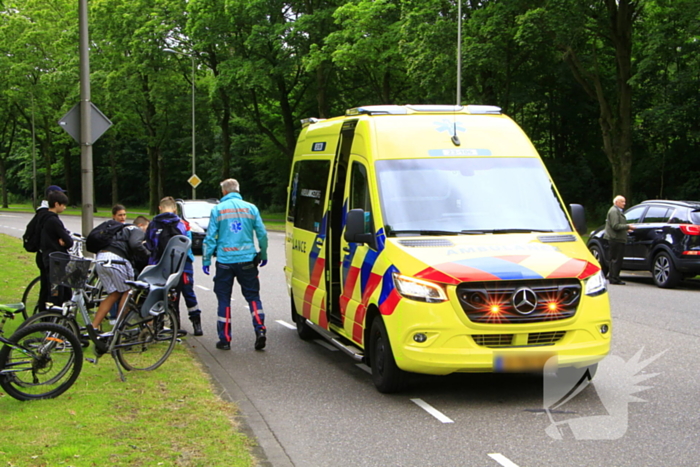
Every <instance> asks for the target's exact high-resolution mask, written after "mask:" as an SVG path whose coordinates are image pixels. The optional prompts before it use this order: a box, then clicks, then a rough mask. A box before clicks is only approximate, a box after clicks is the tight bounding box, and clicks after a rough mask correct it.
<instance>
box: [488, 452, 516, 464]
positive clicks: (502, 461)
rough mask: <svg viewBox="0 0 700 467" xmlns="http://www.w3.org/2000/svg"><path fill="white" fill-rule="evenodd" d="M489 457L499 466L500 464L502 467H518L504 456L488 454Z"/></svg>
mask: <svg viewBox="0 0 700 467" xmlns="http://www.w3.org/2000/svg"><path fill="white" fill-rule="evenodd" d="M489 457H490V458H491V459H493V460H495V461H496V462H498V463H499V464H501V465H502V466H503V467H518V465H517V464H516V463H515V462H513V461H512V460H510V459H508V458H507V457H506V456H504V455H503V454H499V453H497V452H495V453H492V454H489Z"/></svg>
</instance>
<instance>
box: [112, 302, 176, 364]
mask: <svg viewBox="0 0 700 467" xmlns="http://www.w3.org/2000/svg"><path fill="white" fill-rule="evenodd" d="M177 330H178V327H177V319H176V317H175V313H174V312H173V310H172V309H171V308H170V307H168V308H167V310H166V311H165V312H163V313H162V314H160V315H158V316H155V317H153V316H149V317H148V318H142V317H141V313H140V312H139V311H138V310H136V309H132V310H131V311H129V314H128V315H127V317H126V319H125V320H124V322H123V323H122V324H121V325H120V326H119V330H118V331H117V335H116V337H115V338H116V339H117V340H116V341H115V345H114V349H115V352H116V354H117V358H118V359H119V362H120V363H121V365H122V366H123V367H124V368H125V369H126V370H128V371H131V370H155V369H156V368H158V367H159V366H161V365H162V364H163V362H165V360H167V358H168V356H170V353H171V352H172V351H173V348H174V347H175V342H177Z"/></svg>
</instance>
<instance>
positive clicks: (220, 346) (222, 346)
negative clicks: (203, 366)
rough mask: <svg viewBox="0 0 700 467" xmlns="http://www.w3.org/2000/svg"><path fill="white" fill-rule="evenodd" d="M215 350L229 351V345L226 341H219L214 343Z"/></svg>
mask: <svg viewBox="0 0 700 467" xmlns="http://www.w3.org/2000/svg"><path fill="white" fill-rule="evenodd" d="M216 348H217V349H219V350H231V344H230V343H228V342H226V341H219V342H217V343H216Z"/></svg>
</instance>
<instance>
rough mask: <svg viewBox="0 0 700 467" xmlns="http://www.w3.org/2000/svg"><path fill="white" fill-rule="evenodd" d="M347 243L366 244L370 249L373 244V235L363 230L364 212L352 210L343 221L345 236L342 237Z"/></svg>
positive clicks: (373, 246)
mask: <svg viewBox="0 0 700 467" xmlns="http://www.w3.org/2000/svg"><path fill="white" fill-rule="evenodd" d="M343 238H345V241H346V242H348V243H366V244H368V245H369V246H370V247H372V248H376V247H375V244H374V234H373V233H372V232H367V231H366V230H365V211H363V210H362V209H352V210H350V212H348V216H347V217H346V219H345V234H344V236H343Z"/></svg>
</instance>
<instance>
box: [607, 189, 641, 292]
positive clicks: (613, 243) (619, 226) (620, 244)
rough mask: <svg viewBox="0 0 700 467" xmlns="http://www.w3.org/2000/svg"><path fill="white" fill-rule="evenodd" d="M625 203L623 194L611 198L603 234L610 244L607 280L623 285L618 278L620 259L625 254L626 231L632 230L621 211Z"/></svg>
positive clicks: (620, 265)
mask: <svg viewBox="0 0 700 467" xmlns="http://www.w3.org/2000/svg"><path fill="white" fill-rule="evenodd" d="M626 203H627V200H625V197H624V196H621V195H618V196H616V197H615V199H613V206H612V207H611V208H610V210H609V211H608V216H607V217H606V218H605V234H604V235H603V238H605V239H607V240H608V244H609V245H610V269H609V271H608V280H609V281H610V283H611V284H615V285H625V283H624V282H622V280H621V279H620V269H622V259H623V258H624V256H625V244H626V243H627V232H629V231H632V230H634V226H633V225H629V224H627V219H626V218H625V215H624V214H623V212H622V211H623V209H624V208H625V204H626Z"/></svg>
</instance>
